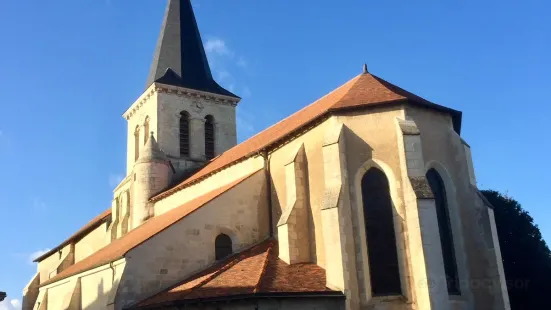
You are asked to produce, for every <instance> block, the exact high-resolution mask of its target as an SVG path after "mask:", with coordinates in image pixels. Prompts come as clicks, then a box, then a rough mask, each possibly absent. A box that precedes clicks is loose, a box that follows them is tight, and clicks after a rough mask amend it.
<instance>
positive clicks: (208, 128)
mask: <svg viewBox="0 0 551 310" xmlns="http://www.w3.org/2000/svg"><path fill="white" fill-rule="evenodd" d="M205 157H206V158H207V159H213V158H214V117H212V115H207V116H206V117H205Z"/></svg>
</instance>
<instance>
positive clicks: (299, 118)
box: [151, 73, 461, 201]
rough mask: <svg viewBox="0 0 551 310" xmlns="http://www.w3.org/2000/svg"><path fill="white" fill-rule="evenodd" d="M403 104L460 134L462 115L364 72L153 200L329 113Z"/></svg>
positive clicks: (249, 154) (175, 190) (236, 160)
mask: <svg viewBox="0 0 551 310" xmlns="http://www.w3.org/2000/svg"><path fill="white" fill-rule="evenodd" d="M399 102H400V103H401V102H408V103H410V104H413V105H418V106H423V107H426V108H430V109H435V110H438V111H441V112H444V113H449V114H451V115H452V118H453V120H454V128H455V129H456V131H457V132H459V131H460V124H461V112H459V111H456V110H453V109H450V108H446V107H443V106H440V105H437V104H435V103H432V102H430V101H427V100H425V99H423V98H421V97H419V96H416V95H414V94H412V93H410V92H408V91H406V90H403V89H402V88H400V87H398V86H395V85H393V84H391V83H389V82H387V81H385V80H383V79H381V78H379V77H377V76H375V75H372V74H370V73H363V74H360V75H358V76H356V77H355V78H353V79H352V80H350V81H348V82H346V83H345V84H344V85H342V86H340V87H338V88H337V89H335V90H333V91H332V92H330V93H329V94H327V95H326V96H324V97H322V98H320V99H318V100H317V101H315V102H314V103H312V104H310V105H308V106H306V107H305V108H303V109H302V110H299V111H298V112H296V113H294V114H292V115H291V116H289V117H287V118H285V119H283V120H282V121H280V122H278V123H276V124H274V125H273V126H271V127H269V128H267V129H265V130H263V131H261V132H260V133H258V134H256V135H255V136H253V137H251V138H249V139H248V140H246V141H244V142H242V143H240V144H238V145H236V146H235V147H233V148H231V149H229V150H228V151H226V152H224V153H222V154H221V155H220V156H218V157H217V158H214V159H213V160H212V161H211V162H210V163H209V164H207V165H206V166H205V167H204V168H202V169H201V170H199V171H198V172H197V173H196V174H194V175H193V176H191V177H190V178H188V179H186V180H185V181H183V182H182V183H180V184H178V185H177V186H175V187H173V188H171V189H169V190H167V191H165V192H163V193H161V194H159V195H157V196H155V197H153V198H152V199H151V200H152V201H157V200H160V199H162V198H164V197H166V196H169V195H171V194H172V193H175V192H177V191H179V190H181V189H182V188H185V187H187V186H189V185H191V184H193V183H195V182H197V181H199V180H201V179H202V178H204V177H206V176H208V175H209V174H211V173H214V172H216V171H218V170H221V169H223V168H225V167H227V166H229V165H231V164H233V163H235V162H238V161H239V160H242V159H244V158H247V157H249V156H251V155H254V154H257V153H258V152H259V151H261V150H262V149H264V148H266V147H269V146H270V145H273V144H276V143H278V142H280V141H282V140H283V139H285V138H286V137H288V136H290V135H292V134H293V133H294V132H296V131H297V130H299V129H301V128H303V127H305V126H306V125H308V124H311V123H312V122H314V121H316V120H318V119H320V118H321V117H323V116H324V115H327V114H328V113H331V112H335V111H339V110H346V109H351V108H359V107H370V106H379V105H382V104H392V103H399Z"/></svg>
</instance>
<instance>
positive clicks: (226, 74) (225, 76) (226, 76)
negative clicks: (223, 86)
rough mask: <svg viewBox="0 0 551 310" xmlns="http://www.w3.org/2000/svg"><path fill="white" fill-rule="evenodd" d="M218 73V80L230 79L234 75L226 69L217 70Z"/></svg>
mask: <svg viewBox="0 0 551 310" xmlns="http://www.w3.org/2000/svg"><path fill="white" fill-rule="evenodd" d="M217 74H218V80H220V81H222V80H225V79H229V78H231V77H232V76H231V74H230V73H229V72H228V71H226V70H220V71H218V72H217Z"/></svg>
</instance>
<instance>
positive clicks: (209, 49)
mask: <svg viewBox="0 0 551 310" xmlns="http://www.w3.org/2000/svg"><path fill="white" fill-rule="evenodd" d="M205 51H206V53H207V54H208V59H209V64H210V66H211V68H212V69H213V71H214V72H215V74H216V79H217V80H218V82H220V84H221V85H222V86H223V87H225V88H227V89H228V90H229V91H231V92H235V89H240V88H241V87H242V86H241V85H239V83H237V81H236V78H235V77H234V76H235V75H234V74H233V73H234V72H232V71H231V70H229V69H228V68H234V69H235V68H238V69H241V70H242V71H249V68H248V63H247V60H246V59H245V57H243V56H241V55H238V54H237V53H236V52H235V51H234V50H233V49H232V48H230V47H229V46H228V44H226V41H224V40H222V39H220V38H217V37H210V38H208V39H207V40H206V41H205ZM244 91H245V94H244V96H245V97H249V96H250V94H251V91H250V90H248V89H246V90H244Z"/></svg>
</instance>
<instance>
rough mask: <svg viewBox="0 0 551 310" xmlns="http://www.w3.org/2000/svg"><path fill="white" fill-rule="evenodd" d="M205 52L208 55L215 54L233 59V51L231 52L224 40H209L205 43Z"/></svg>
mask: <svg viewBox="0 0 551 310" xmlns="http://www.w3.org/2000/svg"><path fill="white" fill-rule="evenodd" d="M205 50H206V51H207V53H209V54H216V55H220V56H228V57H233V51H231V50H230V49H229V48H228V47H227V46H226V42H224V40H222V39H219V38H210V39H208V40H207V41H206V42H205Z"/></svg>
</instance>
